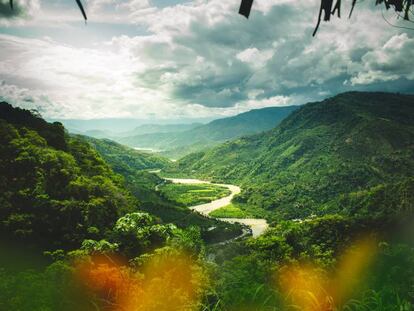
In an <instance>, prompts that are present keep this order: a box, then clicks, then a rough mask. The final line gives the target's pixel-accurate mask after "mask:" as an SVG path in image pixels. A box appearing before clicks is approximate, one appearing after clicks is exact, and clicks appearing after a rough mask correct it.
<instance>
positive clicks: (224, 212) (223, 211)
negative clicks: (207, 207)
mask: <svg viewBox="0 0 414 311" xmlns="http://www.w3.org/2000/svg"><path fill="white" fill-rule="evenodd" d="M210 216H212V217H217V218H248V217H250V215H249V213H247V212H246V211H243V210H242V209H240V208H239V207H238V206H236V205H234V204H229V205H226V206H223V207H222V208H219V209H216V210H215V211H213V212H211V213H210Z"/></svg>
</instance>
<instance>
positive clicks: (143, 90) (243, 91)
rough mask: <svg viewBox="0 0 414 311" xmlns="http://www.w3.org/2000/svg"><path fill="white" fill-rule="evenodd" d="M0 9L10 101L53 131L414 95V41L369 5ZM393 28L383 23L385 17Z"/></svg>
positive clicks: (2, 96) (126, 0) (212, 3)
mask: <svg viewBox="0 0 414 311" xmlns="http://www.w3.org/2000/svg"><path fill="white" fill-rule="evenodd" d="M82 2H83V3H84V6H85V9H86V12H87V15H88V22H87V24H85V22H84V21H83V18H82V15H81V13H80V11H79V9H78V7H77V5H76V2H75V0H73V1H72V0H15V9H14V10H13V11H11V10H10V7H9V4H8V0H0V100H4V101H7V102H9V103H11V104H13V105H15V106H20V107H24V108H28V109H37V110H38V111H39V112H40V113H41V114H42V115H43V116H44V117H46V118H54V119H100V118H138V119H180V118H215V117H223V116H230V115H235V114H237V113H241V112H244V111H248V110H251V109H256V108H262V107H269V106H286V105H298V104H304V103H306V102H309V101H316V100H321V99H323V98H326V97H329V96H333V95H335V94H337V93H340V92H344V91H353V90H358V91H390V92H403V93H407V92H408V93H412V92H413V90H414V30H410V29H403V28H396V27H392V26H390V25H389V24H388V23H387V22H386V20H387V21H388V22H391V23H392V24H396V25H400V26H409V27H411V26H413V27H414V24H412V23H411V24H410V23H409V22H406V23H403V22H402V21H400V19H399V20H397V18H396V16H395V13H393V12H385V11H384V9H383V8H382V7H379V6H377V7H376V6H375V5H374V3H375V1H374V0H365V1H359V3H358V5H357V7H356V9H355V11H354V14H353V16H352V17H351V18H350V19H348V18H347V15H348V12H349V8H350V2H351V1H350V0H349V1H342V2H343V8H342V11H343V12H342V15H343V16H342V18H341V19H338V18H336V17H333V18H332V20H331V22H329V23H322V24H321V27H320V28H319V31H318V33H317V35H316V37H312V32H313V29H314V25H315V24H316V18H317V13H318V10H319V2H318V0H307V1H297V0H295V1H293V0H255V1H254V4H253V10H252V13H251V15H250V17H249V19H246V18H245V17H243V16H241V15H239V14H237V12H238V8H239V6H240V0H195V1H186V0H184V1H181V0H82ZM383 15H384V17H385V19H386V20H385V19H384V17H383Z"/></svg>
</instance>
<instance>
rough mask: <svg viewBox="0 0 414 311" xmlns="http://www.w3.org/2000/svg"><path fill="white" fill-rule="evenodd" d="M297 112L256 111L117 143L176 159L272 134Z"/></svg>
mask: <svg viewBox="0 0 414 311" xmlns="http://www.w3.org/2000/svg"><path fill="white" fill-rule="evenodd" d="M296 109H297V106H288V107H270V108H263V109H256V110H251V111H248V112H245V113H242V114H239V115H237V116H233V117H229V118H223V119H218V120H214V121H212V122H210V123H208V124H205V125H201V126H198V127H196V128H192V129H190V130H186V131H181V132H178V131H175V132H167V131H166V132H158V133H147V134H141V135H134V136H129V137H118V138H114V139H116V140H117V141H118V142H120V143H122V144H125V145H128V146H131V147H141V148H152V149H156V150H160V152H161V153H162V154H164V155H167V156H170V157H175V158H177V157H181V156H183V155H185V154H188V153H190V152H194V151H199V150H201V149H204V148H206V147H208V146H214V145H217V144H219V143H221V142H224V141H226V140H229V139H233V138H236V137H241V136H244V135H249V134H254V133H258V132H263V131H266V130H269V129H271V128H273V127H275V126H276V125H277V124H279V122H280V121H282V120H283V119H284V118H285V117H287V116H288V115H289V114H290V113H291V112H292V111H294V110H296Z"/></svg>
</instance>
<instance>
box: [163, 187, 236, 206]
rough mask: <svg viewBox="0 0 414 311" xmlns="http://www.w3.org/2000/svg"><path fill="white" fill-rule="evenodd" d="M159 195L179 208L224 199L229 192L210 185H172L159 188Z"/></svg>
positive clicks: (223, 188) (224, 188)
mask: <svg viewBox="0 0 414 311" xmlns="http://www.w3.org/2000/svg"><path fill="white" fill-rule="evenodd" d="M160 192H161V195H162V196H163V197H164V198H166V199H167V200H169V201H172V202H175V203H176V204H178V205H181V206H186V207H189V206H194V205H198V204H203V203H209V202H211V201H214V200H217V199H220V198H223V197H226V196H228V195H230V193H231V192H230V190H229V189H227V188H226V187H221V186H217V185H211V184H174V183H169V184H165V185H164V186H162V187H160Z"/></svg>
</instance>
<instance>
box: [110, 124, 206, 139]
mask: <svg viewBox="0 0 414 311" xmlns="http://www.w3.org/2000/svg"><path fill="white" fill-rule="evenodd" d="M201 125H202V124H201V123H189V124H186V123H182V124H181V123H177V124H142V125H140V126H137V127H136V128H134V129H133V130H132V131H128V132H122V133H116V134H114V135H112V136H113V137H130V136H137V135H145V134H154V133H170V132H184V131H188V130H192V129H194V128H196V127H199V126H201Z"/></svg>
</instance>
